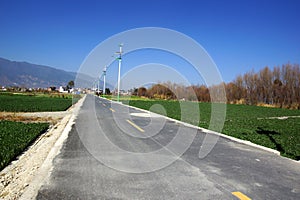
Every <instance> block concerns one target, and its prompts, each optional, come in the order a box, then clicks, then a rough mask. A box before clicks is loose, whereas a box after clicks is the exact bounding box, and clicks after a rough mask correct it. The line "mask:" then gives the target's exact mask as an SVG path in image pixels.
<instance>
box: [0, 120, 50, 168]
mask: <svg viewBox="0 0 300 200" xmlns="http://www.w3.org/2000/svg"><path fill="white" fill-rule="evenodd" d="M48 126H49V124H48V123H29V124H28V123H27V124H26V123H22V122H11V121H0V170H2V169H3V168H4V167H5V166H6V165H7V164H8V163H9V162H10V161H12V160H13V159H15V158H16V157H17V156H18V155H19V154H20V153H22V152H23V150H24V149H25V148H26V147H27V146H29V145H30V144H31V143H32V142H33V141H34V140H35V139H36V138H37V137H38V136H39V135H40V134H41V133H43V132H45V131H46V130H47V129H48Z"/></svg>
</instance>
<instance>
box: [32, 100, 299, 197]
mask: <svg viewBox="0 0 300 200" xmlns="http://www.w3.org/2000/svg"><path fill="white" fill-rule="evenodd" d="M127 111H129V115H127ZM147 115H148V114H147V113H143V112H142V111H140V110H135V109H133V108H129V109H128V107H126V106H124V105H120V104H116V103H114V104H112V103H111V102H110V101H108V100H104V99H99V98H96V97H93V96H91V95H89V96H87V98H86V99H85V102H84V103H83V106H82V108H81V110H80V112H79V115H78V117H77V119H76V123H75V125H73V127H72V130H71V132H70V133H69V136H68V138H67V140H66V141H65V143H64V145H63V147H62V149H61V152H60V154H59V155H58V156H56V158H55V159H54V161H53V170H52V172H51V175H50V178H49V180H48V181H46V182H45V183H43V185H42V187H41V188H40V189H39V192H38V195H37V199H222V200H224V199H272V200H274V199H285V200H286V199H300V167H299V166H300V165H299V163H296V162H294V161H291V160H289V159H287V158H283V157H280V156H278V155H276V154H274V153H270V152H267V151H264V150H261V149H257V148H254V147H250V146H247V145H244V144H240V143H237V142H233V141H230V140H229V139H225V138H222V137H220V138H219V139H218V142H217V144H216V145H215V146H214V148H213V149H212V151H211V152H210V153H209V154H208V155H207V156H206V157H205V158H202V159H200V158H199V156H198V155H199V150H200V147H201V145H202V143H203V140H204V138H205V136H206V134H205V133H203V132H201V131H199V130H195V129H193V128H189V127H183V126H182V125H180V124H177V123H175V122H173V121H169V120H166V119H164V118H162V117H159V116H152V118H149V117H147ZM179 131H181V132H183V136H184V137H185V136H187V135H185V134H190V133H191V134H193V133H196V134H195V138H193V140H192V141H190V142H191V145H189V146H188V148H187V150H186V151H185V153H184V154H183V155H182V156H178V154H177V153H179V152H180V151H181V150H182V149H184V147H183V146H184V145H183V144H182V143H185V141H183V142H182V143H181V142H179V141H182V138H181V140H178V141H177V142H176V141H175V143H174V138H175V137H176V135H178V132H179ZM156 132H157V134H154V133H156ZM188 142H189V141H187V144H188ZM171 143H173V147H172V146H171V145H170V148H169V149H167V150H166V151H160V150H161V149H165V148H164V147H165V146H166V145H168V144H171ZM175 147H176V148H175ZM177 150H178V152H176V151H177ZM152 152H156V153H155V154H151V153H152Z"/></svg>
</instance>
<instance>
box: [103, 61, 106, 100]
mask: <svg viewBox="0 0 300 200" xmlns="http://www.w3.org/2000/svg"><path fill="white" fill-rule="evenodd" d="M105 76H106V66H105V67H104V69H103V95H105V92H106V91H105Z"/></svg>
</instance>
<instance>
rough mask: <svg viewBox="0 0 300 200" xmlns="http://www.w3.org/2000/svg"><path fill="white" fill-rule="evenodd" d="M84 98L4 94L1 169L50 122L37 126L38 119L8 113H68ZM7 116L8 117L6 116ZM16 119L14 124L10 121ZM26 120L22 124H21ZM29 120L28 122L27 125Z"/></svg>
mask: <svg viewBox="0 0 300 200" xmlns="http://www.w3.org/2000/svg"><path fill="white" fill-rule="evenodd" d="M79 98H80V96H76V98H73V96H72V95H70V94H58V93H57V94H55V93H52V94H43V93H37V94H34V93H17V94H15V93H10V92H2V93H0V102H1V104H0V111H1V112H2V115H1V119H2V121H1V120H0V170H2V169H3V168H4V167H5V166H6V165H8V164H9V163H10V161H12V160H13V159H15V158H16V157H17V156H18V155H20V153H22V152H23V151H24V149H26V148H27V147H28V146H29V145H30V144H31V143H32V142H33V141H35V139H36V138H37V137H38V136H39V135H40V134H42V133H44V132H45V131H46V130H47V129H48V127H49V123H48V122H49V120H50V118H47V121H46V123H36V121H34V120H35V119H39V118H38V117H31V118H30V117H27V118H26V117H22V116H21V117H20V116H17V115H16V116H14V115H15V114H14V115H13V116H11V117H10V118H8V117H7V116H6V115H5V113H4V112H14V113H16V112H45V111H48V112H49V111H64V110H67V109H68V108H69V107H70V106H71V105H72V103H73V102H76V101H78V99H79ZM5 116H6V117H5ZM12 118H14V119H15V120H14V121H7V120H8V119H10V120H11V119H12ZM21 121H22V122H21ZM24 121H26V123H24Z"/></svg>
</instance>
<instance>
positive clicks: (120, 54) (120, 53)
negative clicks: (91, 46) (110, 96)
mask: <svg viewBox="0 0 300 200" xmlns="http://www.w3.org/2000/svg"><path fill="white" fill-rule="evenodd" d="M122 47H123V44H120V45H119V48H120V49H119V52H116V53H117V54H119V57H118V58H117V59H118V60H119V73H118V101H120V73H121V62H122V53H123V52H122Z"/></svg>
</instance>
